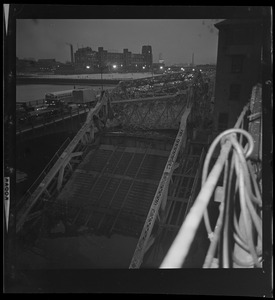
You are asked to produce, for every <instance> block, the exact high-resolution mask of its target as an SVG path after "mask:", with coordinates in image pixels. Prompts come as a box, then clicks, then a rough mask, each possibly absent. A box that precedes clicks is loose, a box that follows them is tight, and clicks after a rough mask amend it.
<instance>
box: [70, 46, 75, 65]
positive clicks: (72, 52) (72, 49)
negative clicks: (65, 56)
mask: <svg viewBox="0 0 275 300" xmlns="http://www.w3.org/2000/svg"><path fill="white" fill-rule="evenodd" d="M70 47H71V63H72V64H73V63H74V48H73V45H72V44H71V45H70Z"/></svg>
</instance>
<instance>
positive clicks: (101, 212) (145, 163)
mask: <svg viewBox="0 0 275 300" xmlns="http://www.w3.org/2000/svg"><path fill="white" fill-rule="evenodd" d="M168 155H169V152H168V151H161V150H154V149H151V148H147V149H145V148H130V147H115V146H111V145H101V146H100V147H99V148H98V149H97V150H95V152H90V153H89V154H88V155H87V156H86V158H85V160H84V161H83V162H82V163H81V164H80V165H79V166H78V168H77V169H76V170H75V172H74V174H73V176H72V177H71V179H70V180H69V181H68V183H67V184H66V186H65V187H64V189H63V191H62V192H61V194H60V196H59V197H58V199H57V204H58V207H59V209H60V207H61V209H62V211H63V213H67V215H66V218H67V220H69V221H70V222H71V223H73V224H74V225H75V226H76V227H77V228H80V227H81V226H85V227H87V228H89V229H93V230H97V231H100V232H102V231H103V232H104V233H105V234H112V233H114V232H117V233H118V232H123V233H124V234H125V233H126V234H129V235H132V236H138V235H139V234H140V231H141V229H142V226H143V224H144V221H145V218H146V216H147V213H148V209H149V207H150V205H151V201H152V199H153V197H154V194H155V191H156V189H157V186H158V183H159V180H160V177H161V175H162V172H163V169H164V167H165V164H166V161H167V157H168ZM129 221H130V222H129Z"/></svg>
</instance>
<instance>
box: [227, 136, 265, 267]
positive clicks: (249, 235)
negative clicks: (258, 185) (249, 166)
mask: <svg viewBox="0 0 275 300" xmlns="http://www.w3.org/2000/svg"><path fill="white" fill-rule="evenodd" d="M231 142H232V145H233V146H234V148H235V149H236V151H237V153H238V157H237V160H238V166H239V167H238V170H236V171H239V172H238V178H239V196H240V204H241V210H242V213H243V218H244V225H245V226H244V228H245V232H246V235H247V240H248V246H249V249H250V254H251V256H252V258H253V260H254V263H255V265H256V266H257V267H260V265H259V262H258V257H257V254H256V249H255V247H254V244H253V237H252V232H251V228H250V226H249V223H250V222H251V219H250V215H249V212H248V210H247V207H246V197H245V180H244V174H243V169H242V168H241V167H240V165H241V162H242V161H243V160H245V159H244V156H243V154H242V150H241V149H240V146H239V144H238V143H237V142H236V141H235V140H233V139H231Z"/></svg>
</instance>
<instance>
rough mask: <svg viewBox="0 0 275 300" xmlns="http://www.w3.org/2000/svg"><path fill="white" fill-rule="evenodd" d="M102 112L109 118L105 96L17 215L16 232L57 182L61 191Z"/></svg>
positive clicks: (92, 136)
mask: <svg viewBox="0 0 275 300" xmlns="http://www.w3.org/2000/svg"><path fill="white" fill-rule="evenodd" d="M101 112H102V115H103V118H107V114H108V105H107V99H106V98H105V96H103V97H102V98H101V99H100V100H99V101H98V103H97V104H96V106H95V107H94V108H93V109H91V110H90V112H89V113H88V115H87V118H86V122H85V123H84V125H83V126H82V127H81V129H80V130H79V131H78V133H77V134H76V135H75V136H74V138H73V139H72V140H71V141H70V143H69V144H68V145H67V147H66V148H65V150H64V151H63V153H62V154H61V155H60V157H58V159H57V161H56V162H55V164H54V165H53V166H52V167H51V168H50V170H49V172H48V173H47V175H46V176H45V177H44V178H43V180H42V181H41V182H40V184H39V185H38V186H37V188H36V189H35V190H34V192H33V193H32V194H31V195H30V197H29V198H28V199H27V201H26V202H25V203H24V205H23V207H22V209H20V210H19V211H18V213H17V222H16V232H17V233H18V232H19V231H20V230H21V229H22V227H23V225H24V223H25V222H26V220H27V217H28V216H29V214H30V213H31V210H32V209H33V208H34V206H35V205H36V204H37V203H38V202H39V200H41V198H42V197H43V194H45V195H47V194H49V192H48V190H47V188H48V187H49V185H50V184H51V183H52V182H53V181H55V182H56V183H55V185H56V189H57V190H59V189H60V188H61V185H62V182H63V178H64V171H65V168H66V166H67V165H69V164H70V161H71V159H72V158H74V157H76V156H81V155H83V153H84V152H85V150H83V151H79V147H78V146H79V145H80V144H83V145H85V144H88V143H89V142H92V141H93V140H94V134H95V132H96V125H95V124H94V122H95V121H94V116H96V117H97V118H99V116H98V115H99V113H101ZM32 213H36V212H32Z"/></svg>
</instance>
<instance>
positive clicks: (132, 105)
mask: <svg viewBox="0 0 275 300" xmlns="http://www.w3.org/2000/svg"><path fill="white" fill-rule="evenodd" d="M191 75H192V76H191ZM150 84H151V86H150ZM144 86H146V87H147V88H148V89H147V91H146V94H144V93H140V94H138V95H139V97H138V98H131V96H133V95H134V96H136V95H137V94H135V93H132V94H131V95H129V93H130V92H131V91H136V90H141V88H142V87H143V88H144ZM148 86H149V87H148ZM168 87H169V88H168ZM172 87H173V88H172ZM152 92H153V94H152ZM160 94H161V95H160ZM144 95H145V96H146V97H143V96H144ZM126 96H128V98H127V99H125V97H126ZM207 102H209V95H206V94H205V82H204V80H203V78H202V76H201V74H200V73H197V74H190V73H187V74H182V73H178V74H170V75H166V76H163V75H162V76H157V77H154V78H153V79H151V78H150V79H142V80H137V81H136V80H133V81H130V82H125V83H121V84H119V85H118V87H117V88H116V89H115V90H114V91H113V92H112V93H108V92H105V94H102V97H101V99H100V100H99V102H98V103H97V105H96V107H95V108H94V109H92V110H90V111H89V113H88V114H87V119H86V122H85V123H84V125H83V126H82V128H81V129H80V130H79V132H78V133H77V134H76V136H75V137H74V138H73V140H72V141H70V143H69V145H68V146H67V147H66V149H65V150H64V151H63V153H62V155H60V157H59V158H58V159H57V161H56V162H55V164H54V165H53V167H52V168H51V169H50V170H49V172H48V173H47V174H45V177H44V178H43V179H42V181H41V183H40V184H39V185H38V187H37V188H36V189H35V190H34V191H33V193H32V194H31V195H30V197H28V199H27V200H26V201H25V203H23V204H22V202H20V207H19V206H18V212H17V221H16V232H17V233H19V232H20V231H21V230H22V229H23V228H24V226H25V225H26V224H31V223H33V222H34V221H35V220H36V219H37V217H39V216H41V214H42V211H43V207H44V205H45V203H47V202H51V201H54V199H55V198H56V197H57V195H58V194H59V192H60V191H61V189H62V188H63V186H64V185H65V183H66V182H67V181H68V178H69V177H70V176H71V174H72V173H73V172H74V170H75V168H76V166H77V165H78V164H79V163H80V162H81V161H82V160H83V159H84V158H85V156H86V154H87V153H88V152H89V151H90V149H91V148H90V147H91V146H92V145H93V143H94V141H95V134H97V133H98V132H104V130H106V129H107V130H108V126H107V124H108V120H109V121H110V120H111V121H112V122H114V123H116V126H114V127H112V126H111V129H112V130H113V129H115V128H117V125H119V130H122V131H124V130H125V131H127V130H147V131H148V130H162V129H177V130H178V134H177V136H176V139H175V142H174V145H173V147H172V150H171V152H170V155H169V158H168V161H167V163H166V166H165V168H164V172H163V174H162V177H161V179H160V181H159V185H158V187H157V190H156V193H155V196H154V198H153V201H152V204H151V207H150V209H149V212H148V215H147V218H146V221H145V224H144V226H143V230H142V232H141V235H140V238H139V242H138V244H137V248H136V250H135V253H134V256H133V259H132V262H131V266H130V268H138V267H139V266H140V265H141V263H142V260H143V256H144V254H145V252H146V249H148V246H149V245H150V243H151V242H152V239H153V238H154V237H153V236H151V233H152V230H153V227H154V224H155V222H156V220H161V221H163V220H164V219H161V218H160V216H161V215H165V213H164V214H163V212H164V211H165V207H166V203H167V200H168V198H167V196H168V190H169V187H170V183H171V180H173V179H172V178H174V171H175V170H176V169H177V167H178V161H179V160H180V159H181V158H182V154H183V151H184V149H185V146H186V141H187V125H188V122H193V123H194V122H197V123H200V120H202V118H203V116H204V114H205V110H207V109H208V106H207ZM202 110H203V111H202ZM192 186H193V185H192V184H191V185H190V188H189V190H190V189H192ZM170 189H171V187H170ZM166 217H167V216H166Z"/></svg>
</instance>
